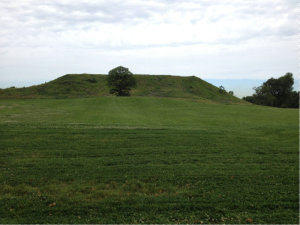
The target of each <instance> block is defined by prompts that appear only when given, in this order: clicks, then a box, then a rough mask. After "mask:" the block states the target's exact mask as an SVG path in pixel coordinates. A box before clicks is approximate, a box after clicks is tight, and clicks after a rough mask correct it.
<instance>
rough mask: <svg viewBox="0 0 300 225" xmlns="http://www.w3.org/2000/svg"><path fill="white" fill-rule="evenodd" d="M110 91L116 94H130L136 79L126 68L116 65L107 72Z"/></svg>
mask: <svg viewBox="0 0 300 225" xmlns="http://www.w3.org/2000/svg"><path fill="white" fill-rule="evenodd" d="M107 81H108V86H109V87H110V93H111V94H115V95H117V96H130V89H131V88H133V87H135V86H136V80H135V78H134V77H133V74H132V73H131V72H130V71H129V70H128V68H125V67H122V66H118V67H116V68H114V69H112V70H111V71H109V73H108V78H107Z"/></svg>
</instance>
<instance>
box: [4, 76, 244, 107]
mask: <svg viewBox="0 0 300 225" xmlns="http://www.w3.org/2000/svg"><path fill="white" fill-rule="evenodd" d="M135 77H136V79H137V87H136V88H135V89H133V90H132V91H131V94H132V96H155V97H177V98H198V99H199V98H200V99H209V100H212V101H218V102H242V100H240V99H238V98H236V97H234V96H231V95H230V94H227V93H226V94H220V93H219V89H218V88H217V87H215V86H213V85H212V84H209V83H207V82H205V81H203V80H201V79H200V78H197V77H194V76H192V77H180V76H164V75H135ZM108 95H110V94H109V88H108V86H107V82H106V75H90V74H80V75H76V74H70V75H65V76H62V77H60V78H58V79H56V80H53V81H51V82H48V83H45V84H41V85H37V86H31V87H27V88H8V89H0V98H47V97H48V98H49V97H52V98H53V97H54V98H66V97H91V96H108Z"/></svg>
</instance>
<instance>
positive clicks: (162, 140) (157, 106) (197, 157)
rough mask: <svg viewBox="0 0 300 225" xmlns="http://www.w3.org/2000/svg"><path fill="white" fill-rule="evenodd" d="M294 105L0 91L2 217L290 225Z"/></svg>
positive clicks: (295, 161)
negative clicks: (5, 94)
mask: <svg viewBox="0 0 300 225" xmlns="http://www.w3.org/2000/svg"><path fill="white" fill-rule="evenodd" d="M145 86H147V85H146V84H145ZM140 91H141V90H140ZM145 91H147V90H145ZM298 113H299V110H297V109H279V108H271V107H263V106H255V105H243V104H226V105H225V104H217V103H212V102H208V101H202V100H200V99H198V100H195V99H189V100H187V99H184V100H183V99H173V98H154V97H98V98H81V99H77V98H72V99H1V100H0V143H1V145H0V171H1V172H0V223H80V224H84V223H111V224H112V223H135V224H137V223H148V224H149V223H206V224H207V223H235V224H244V223H255V224H258V223H269V224H282V223H289V224H296V223H298V221H299V170H298V168H299V155H298V149H299V145H298V141H299V133H298V130H299V125H298Z"/></svg>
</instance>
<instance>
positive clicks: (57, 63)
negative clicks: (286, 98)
mask: <svg viewBox="0 0 300 225" xmlns="http://www.w3.org/2000/svg"><path fill="white" fill-rule="evenodd" d="M298 13H299V8H298V0H228V1H227V0H17V1H11V0H0V28H1V29H0V87H2V88H5V87H9V86H28V85H32V84H39V83H41V82H46V81H50V80H52V79H54V78H57V77H59V76H61V75H64V74H67V73H102V74H103V73H104V74H106V73H108V71H109V70H110V69H112V68H114V67H116V66H119V65H122V66H125V67H128V68H129V70H130V71H131V72H133V73H136V74H171V75H183V76H188V75H195V76H198V77H200V78H202V79H204V80H207V81H209V82H212V83H213V84H215V85H218V84H220V85H221V84H223V86H225V88H226V89H227V90H233V91H234V92H235V94H236V95H238V96H240V97H241V96H244V95H247V94H251V93H252V92H253V90H252V87H253V86H259V85H260V84H261V82H262V81H264V80H266V79H268V78H270V77H272V76H273V77H279V76H282V75H284V74H285V73H286V72H292V73H293V74H294V77H295V78H297V77H298V76H299V61H298V51H299V48H298V44H299V42H298V39H299V36H298V22H299V19H298ZM218 86H219V85H218ZM296 88H298V86H296Z"/></svg>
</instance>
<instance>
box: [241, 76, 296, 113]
mask: <svg viewBox="0 0 300 225" xmlns="http://www.w3.org/2000/svg"><path fill="white" fill-rule="evenodd" d="M293 85H294V78H293V74H292V73H286V74H285V75H284V76H282V77H279V78H278V79H275V78H270V79H269V80H267V81H266V82H264V83H263V84H262V85H261V86H259V87H254V88H253V89H254V90H255V93H254V94H253V95H252V96H246V97H244V98H243V99H244V100H246V101H248V102H251V103H254V104H258V105H266V106H274V107H281V108H298V107H299V91H298V92H297V91H293Z"/></svg>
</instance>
